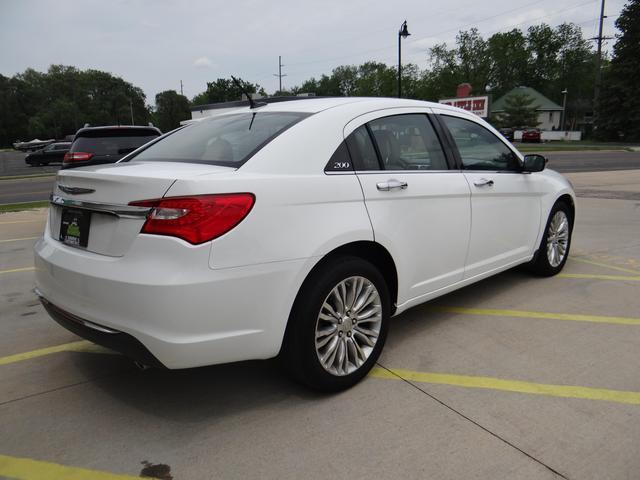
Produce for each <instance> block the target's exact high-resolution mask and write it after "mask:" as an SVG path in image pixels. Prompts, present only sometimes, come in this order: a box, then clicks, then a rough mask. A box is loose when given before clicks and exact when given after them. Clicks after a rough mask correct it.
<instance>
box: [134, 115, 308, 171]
mask: <svg viewBox="0 0 640 480" xmlns="http://www.w3.org/2000/svg"><path fill="white" fill-rule="evenodd" d="M307 116H309V114H308V113H300V112H247V113H233V114H229V115H219V116H217V117H213V118H210V119H206V120H202V121H200V122H194V123H192V124H189V125H187V126H186V127H185V128H181V129H179V130H176V131H175V132H174V133H171V134H170V135H168V136H167V137H165V138H163V139H162V140H160V141H158V142H157V143H154V144H153V145H151V146H150V147H148V148H146V149H145V150H143V151H142V152H140V153H139V154H137V155H136V156H135V157H133V158H132V159H131V161H133V162H136V161H158V162H185V163H208V164H211V165H222V166H229V167H235V168H237V167H239V166H241V165H242V164H243V163H244V162H246V161H247V160H248V159H249V158H250V157H251V156H253V155H254V154H255V153H256V152H257V151H258V150H260V149H261V148H262V147H264V146H265V145H266V144H267V143H269V142H270V141H271V140H273V139H274V138H275V137H277V136H278V135H279V134H281V133H282V132H284V131H285V130H286V129H287V128H289V127H291V126H292V125H294V124H295V123H297V122H299V121H300V120H302V119H303V118H305V117H307Z"/></svg>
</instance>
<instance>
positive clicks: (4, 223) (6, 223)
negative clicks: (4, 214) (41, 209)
mask: <svg viewBox="0 0 640 480" xmlns="http://www.w3.org/2000/svg"><path fill="white" fill-rule="evenodd" d="M46 221H47V219H46V218H42V220H13V221H11V222H0V225H10V224H13V223H42V222H46Z"/></svg>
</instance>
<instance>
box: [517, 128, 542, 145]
mask: <svg viewBox="0 0 640 480" xmlns="http://www.w3.org/2000/svg"><path fill="white" fill-rule="evenodd" d="M541 141H542V134H541V133H540V129H539V128H525V129H524V130H523V131H522V142H523V143H524V142H535V143H540V142H541Z"/></svg>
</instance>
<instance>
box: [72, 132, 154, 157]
mask: <svg viewBox="0 0 640 480" xmlns="http://www.w3.org/2000/svg"><path fill="white" fill-rule="evenodd" d="M158 136H159V134H158V133H156V132H153V131H150V130H142V131H141V132H133V131H129V132H118V131H113V132H109V131H96V132H91V133H90V134H89V135H88V136H87V135H82V136H79V137H76V139H75V141H74V142H73V145H72V147H71V150H70V151H71V152H87V153H93V154H94V155H126V154H127V153H130V152H133V151H134V150H135V149H136V148H138V147H141V146H142V145H144V144H145V143H147V142H149V141H151V140H153V139H155V138H157V137H158Z"/></svg>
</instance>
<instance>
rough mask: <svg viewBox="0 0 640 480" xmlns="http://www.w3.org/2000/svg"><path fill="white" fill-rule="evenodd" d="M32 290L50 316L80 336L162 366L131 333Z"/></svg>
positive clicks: (149, 363)
mask: <svg viewBox="0 0 640 480" xmlns="http://www.w3.org/2000/svg"><path fill="white" fill-rule="evenodd" d="M34 292H35V294H36V295H37V296H38V298H39V299H40V302H41V303H42V306H43V307H44V308H45V310H46V311H47V313H48V314H49V315H50V316H51V318H53V319H54V320H55V321H56V322H58V323H59V324H60V325H62V326H63V327H64V328H66V329H67V330H69V331H71V332H73V333H75V334H76V335H78V336H80V337H82V338H86V339H87V340H90V341H92V342H93V343H97V344H98V345H102V346H103V347H107V348H110V349H111V350H115V351H116V352H120V353H122V354H124V355H126V356H127V357H129V358H131V359H133V360H136V361H138V362H140V363H143V364H144V365H148V366H150V367H164V365H163V364H162V363H161V362H160V361H159V360H158V359H157V358H156V357H155V356H154V355H153V353H151V352H150V351H149V350H148V349H147V348H146V347H145V346H144V345H143V344H142V343H140V342H139V341H138V340H136V339H135V338H134V337H132V336H131V335H129V334H127V333H124V332H119V331H118V330H113V329H111V328H106V327H103V326H102V325H97V324H95V323H91V322H88V321H87V320H84V319H82V318H80V317H77V316H75V315H73V314H71V313H69V312H66V311H65V310H63V309H61V308H59V307H57V306H56V305H54V304H53V303H51V302H50V301H49V300H47V299H46V298H44V297H43V296H42V294H41V292H40V291H39V290H38V289H37V288H36V289H35V290H34Z"/></svg>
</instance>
